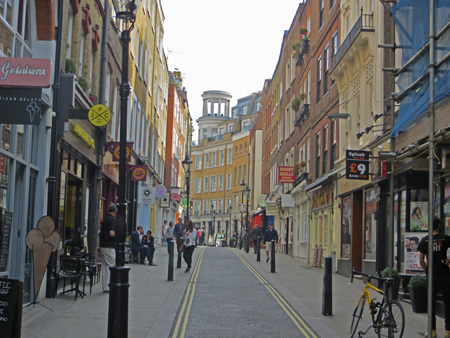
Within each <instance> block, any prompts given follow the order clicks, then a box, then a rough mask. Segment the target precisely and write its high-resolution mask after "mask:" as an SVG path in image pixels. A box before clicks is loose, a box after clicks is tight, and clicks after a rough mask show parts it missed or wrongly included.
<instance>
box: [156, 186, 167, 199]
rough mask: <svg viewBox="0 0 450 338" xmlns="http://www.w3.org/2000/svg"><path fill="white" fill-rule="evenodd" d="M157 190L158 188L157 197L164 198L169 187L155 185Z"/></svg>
mask: <svg viewBox="0 0 450 338" xmlns="http://www.w3.org/2000/svg"><path fill="white" fill-rule="evenodd" d="M155 190H156V198H163V197H164V196H166V193H167V189H166V187H165V186H163V185H157V186H156V187H155Z"/></svg>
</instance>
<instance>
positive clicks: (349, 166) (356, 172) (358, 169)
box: [345, 160, 369, 180]
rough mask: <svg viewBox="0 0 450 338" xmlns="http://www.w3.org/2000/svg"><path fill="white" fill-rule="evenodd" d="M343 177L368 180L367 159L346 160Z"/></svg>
mask: <svg viewBox="0 0 450 338" xmlns="http://www.w3.org/2000/svg"><path fill="white" fill-rule="evenodd" d="M345 177H346V178H347V179H353V180H368V179H369V161H363V160H347V161H346V175H345Z"/></svg>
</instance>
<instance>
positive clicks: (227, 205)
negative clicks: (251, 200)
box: [226, 198, 231, 213]
mask: <svg viewBox="0 0 450 338" xmlns="http://www.w3.org/2000/svg"><path fill="white" fill-rule="evenodd" d="M230 207H231V198H227V199H226V208H227V209H226V212H227V213H229V212H230Z"/></svg>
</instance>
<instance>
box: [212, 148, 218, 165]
mask: <svg viewBox="0 0 450 338" xmlns="http://www.w3.org/2000/svg"><path fill="white" fill-rule="evenodd" d="M216 166H217V151H213V152H212V167H216Z"/></svg>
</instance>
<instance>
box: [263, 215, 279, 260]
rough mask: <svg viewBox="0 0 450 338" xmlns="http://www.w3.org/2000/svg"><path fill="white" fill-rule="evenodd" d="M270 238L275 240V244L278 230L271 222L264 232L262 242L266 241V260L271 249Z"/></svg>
mask: <svg viewBox="0 0 450 338" xmlns="http://www.w3.org/2000/svg"><path fill="white" fill-rule="evenodd" d="M272 239H274V240H275V244H277V243H278V232H277V231H276V230H275V229H274V228H273V223H270V224H269V229H267V230H266V233H265V234H264V243H266V255H267V259H266V262H269V258H270V257H269V255H270V251H271V250H272Z"/></svg>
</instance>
